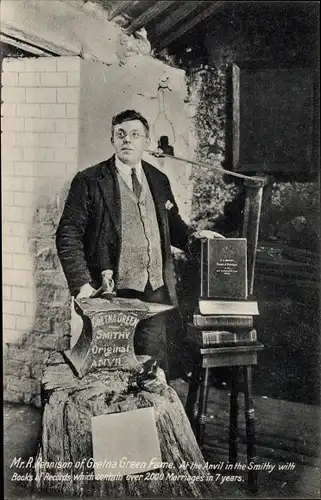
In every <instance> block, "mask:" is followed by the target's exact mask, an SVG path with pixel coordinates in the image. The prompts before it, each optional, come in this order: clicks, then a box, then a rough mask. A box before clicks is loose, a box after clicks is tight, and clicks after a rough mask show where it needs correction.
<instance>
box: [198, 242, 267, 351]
mask: <svg viewBox="0 0 321 500" xmlns="http://www.w3.org/2000/svg"><path fill="white" fill-rule="evenodd" d="M258 314H259V311H258V305H257V302H256V301H255V300H253V299H252V298H251V299H249V298H248V289H247V245H246V239H245V238H225V239H214V240H206V241H204V242H202V248H201V290H200V298H199V301H198V307H197V308H196V310H195V311H194V314H193V323H190V324H189V325H188V338H189V339H190V340H192V341H193V342H194V343H197V344H198V345H203V346H206V347H209V346H229V345H248V344H252V343H253V342H256V340H257V334H256V330H255V329H253V316H255V315H258Z"/></svg>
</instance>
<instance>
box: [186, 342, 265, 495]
mask: <svg viewBox="0 0 321 500" xmlns="http://www.w3.org/2000/svg"><path fill="white" fill-rule="evenodd" d="M196 348H197V349H198V359H197V363H196V366H195V368H194V371H193V374H192V379H191V383H190V386H189V391H188V396H187V400H186V405H185V410H186V414H187V415H188V418H189V420H190V422H191V424H192V427H193V429H194V432H195V435H196V439H197V441H198V444H199V445H200V448H201V449H202V448H203V445H204V432H205V424H206V412H207V400H208V392H209V372H210V369H211V368H218V367H223V366H224V367H231V370H232V383H231V396H230V432H229V462H230V463H231V464H235V463H236V461H237V439H238V394H239V392H240V390H242V391H243V392H244V397H245V422H246V438H247V460H248V463H250V462H256V457H255V453H256V451H255V426H254V422H255V413H254V404H253V399H252V365H255V364H257V353H258V351H259V350H261V349H262V348H263V345H262V344H260V343H258V342H255V343H253V344H252V345H237V346H226V347H219V346H218V347H207V348H205V347H204V348H202V347H201V348H200V347H196ZM240 371H242V372H243V379H244V384H243V387H242V388H240V386H239V382H240ZM197 402H198V405H197ZM248 482H249V485H250V488H251V490H252V491H257V475H256V471H254V470H249V471H248Z"/></svg>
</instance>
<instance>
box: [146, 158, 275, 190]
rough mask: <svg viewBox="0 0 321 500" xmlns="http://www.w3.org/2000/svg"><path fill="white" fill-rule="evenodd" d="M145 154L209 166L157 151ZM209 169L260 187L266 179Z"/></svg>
mask: <svg viewBox="0 0 321 500" xmlns="http://www.w3.org/2000/svg"><path fill="white" fill-rule="evenodd" d="M147 153H150V154H152V155H153V156H156V157H157V158H159V157H165V158H172V159H174V160H177V161H183V162H185V163H190V164H191V165H196V166H198V167H208V166H209V165H208V164H207V163H201V162H199V161H192V160H188V159H187V158H183V157H180V156H174V155H167V154H165V153H158V152H157V151H149V150H148V151H147ZM211 167H212V168H213V170H217V171H218V172H221V174H226V175H231V176H232V177H238V178H239V179H245V180H250V181H253V182H257V183H258V184H260V186H262V185H264V184H265V182H266V179H264V177H250V176H249V175H244V174H238V173H237V172H231V171H230V170H225V169H224V168H221V167H215V166H214V165H211Z"/></svg>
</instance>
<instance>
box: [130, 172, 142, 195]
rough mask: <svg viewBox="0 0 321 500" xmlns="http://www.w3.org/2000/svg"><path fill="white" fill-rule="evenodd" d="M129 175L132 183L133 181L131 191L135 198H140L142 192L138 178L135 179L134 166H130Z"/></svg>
mask: <svg viewBox="0 0 321 500" xmlns="http://www.w3.org/2000/svg"><path fill="white" fill-rule="evenodd" d="M131 176H132V183H133V192H134V194H135V195H136V196H137V198H140V194H141V192H142V185H141V183H140V182H139V180H138V179H137V175H136V168H135V167H133V168H132V172H131Z"/></svg>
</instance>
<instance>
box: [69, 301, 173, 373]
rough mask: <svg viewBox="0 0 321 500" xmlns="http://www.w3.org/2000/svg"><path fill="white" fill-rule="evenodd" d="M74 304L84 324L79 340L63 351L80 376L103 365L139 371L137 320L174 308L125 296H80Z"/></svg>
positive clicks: (102, 367) (112, 369)
mask: <svg viewBox="0 0 321 500" xmlns="http://www.w3.org/2000/svg"><path fill="white" fill-rule="evenodd" d="M74 305H75V311H76V312H77V313H78V314H79V315H80V316H81V317H82V319H83V323H84V324H83V329H82V332H81V334H80V336H79V339H78V341H77V343H76V344H75V346H74V347H73V348H72V349H71V350H69V351H65V352H64V355H65V357H66V359H67V361H68V362H69V364H71V366H72V367H73V368H74V370H75V371H76V373H77V375H78V377H79V378H82V377H84V376H85V375H86V374H87V373H90V372H97V371H99V370H102V369H104V370H111V371H114V370H123V371H128V372H131V373H139V372H140V371H141V369H142V365H141V364H140V363H139V362H138V360H137V358H136V356H135V351H134V335H135V330H136V327H137V324H138V323H139V321H141V320H142V319H147V318H150V317H151V316H154V315H156V314H164V313H166V312H167V311H169V310H171V309H173V308H174V306H172V305H165V304H158V303H151V302H142V301H141V300H138V299H125V298H114V299H112V300H106V299H102V298H89V299H80V300H78V301H76V300H75V301H74Z"/></svg>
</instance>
